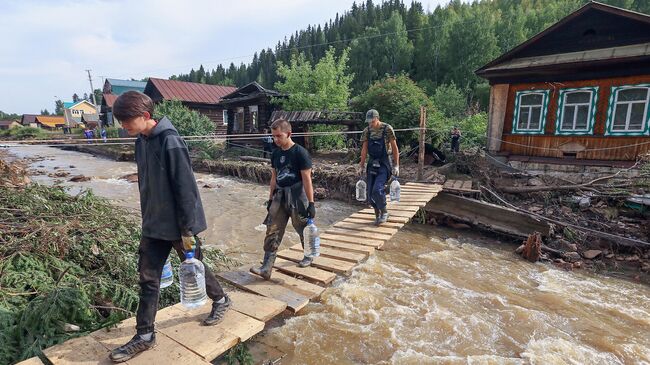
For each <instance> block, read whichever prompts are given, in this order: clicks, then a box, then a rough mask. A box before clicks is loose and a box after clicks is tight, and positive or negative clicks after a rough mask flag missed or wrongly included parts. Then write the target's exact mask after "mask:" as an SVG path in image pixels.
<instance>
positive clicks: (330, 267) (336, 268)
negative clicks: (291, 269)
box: [278, 250, 354, 275]
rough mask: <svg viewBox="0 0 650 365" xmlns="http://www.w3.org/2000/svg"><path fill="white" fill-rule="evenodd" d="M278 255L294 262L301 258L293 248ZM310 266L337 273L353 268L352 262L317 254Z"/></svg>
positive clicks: (350, 270) (348, 271) (349, 270)
mask: <svg viewBox="0 0 650 365" xmlns="http://www.w3.org/2000/svg"><path fill="white" fill-rule="evenodd" d="M278 257H282V258H283V259H287V260H291V261H294V262H300V260H302V258H303V253H302V252H297V251H294V250H282V251H279V252H278ZM311 266H313V267H317V268H319V269H323V270H327V271H332V272H335V273H337V274H342V275H349V274H350V273H351V272H352V269H353V268H354V263H352V262H348V261H342V260H336V259H332V258H328V257H320V256H319V257H314V261H313V262H312V264H311Z"/></svg>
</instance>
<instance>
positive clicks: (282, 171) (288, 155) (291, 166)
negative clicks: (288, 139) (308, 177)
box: [271, 144, 311, 188]
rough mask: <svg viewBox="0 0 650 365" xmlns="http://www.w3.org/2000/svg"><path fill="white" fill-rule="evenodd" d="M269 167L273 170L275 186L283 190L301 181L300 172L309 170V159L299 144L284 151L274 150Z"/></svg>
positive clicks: (307, 153)
mask: <svg viewBox="0 0 650 365" xmlns="http://www.w3.org/2000/svg"><path fill="white" fill-rule="evenodd" d="M271 166H272V167H273V168H274V169H275V173H276V176H277V177H276V183H277V185H278V186H279V187H281V188H285V187H287V186H291V185H293V184H295V183H297V182H299V181H302V175H301V174H300V171H301V170H307V169H311V157H309V152H307V150H306V149H305V148H304V147H303V146H301V145H299V144H294V145H293V146H291V148H289V149H288V150H286V151H283V150H282V148H276V149H275V150H274V151H273V154H272V155H271Z"/></svg>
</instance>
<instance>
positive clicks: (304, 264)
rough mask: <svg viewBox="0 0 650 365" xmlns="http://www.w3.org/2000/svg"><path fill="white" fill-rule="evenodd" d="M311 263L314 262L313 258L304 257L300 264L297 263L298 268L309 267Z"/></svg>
mask: <svg viewBox="0 0 650 365" xmlns="http://www.w3.org/2000/svg"><path fill="white" fill-rule="evenodd" d="M312 262H314V259H313V258H311V257H307V256H304V257H303V258H302V261H300V262H299V263H298V266H300V267H307V266H311V263H312Z"/></svg>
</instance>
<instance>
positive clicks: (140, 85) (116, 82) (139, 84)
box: [106, 79, 147, 91]
mask: <svg viewBox="0 0 650 365" xmlns="http://www.w3.org/2000/svg"><path fill="white" fill-rule="evenodd" d="M106 81H108V83H109V84H111V86H123V87H130V88H134V89H140V91H142V90H144V88H145V87H146V86H147V82H146V81H132V80H120V79H106Z"/></svg>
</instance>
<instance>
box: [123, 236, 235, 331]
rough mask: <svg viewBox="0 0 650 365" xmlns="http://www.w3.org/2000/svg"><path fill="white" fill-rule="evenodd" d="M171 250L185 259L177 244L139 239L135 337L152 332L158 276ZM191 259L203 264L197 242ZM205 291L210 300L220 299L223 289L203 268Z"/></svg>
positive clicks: (158, 285) (179, 245) (212, 275)
mask: <svg viewBox="0 0 650 365" xmlns="http://www.w3.org/2000/svg"><path fill="white" fill-rule="evenodd" d="M172 248H174V250H176V253H177V254H178V257H180V259H181V261H184V260H185V251H184V250H183V243H182V242H181V241H180V240H179V241H163V240H158V239H155V238H149V237H142V238H141V239H140V249H139V250H138V255H139V256H140V257H139V259H138V271H139V272H140V304H138V312H137V313H136V317H135V319H136V326H135V329H136V330H137V332H138V334H140V335H141V334H145V333H149V332H153V329H154V321H155V319H156V312H157V311H158V299H159V298H160V275H162V269H163V266H165V261H166V260H167V257H168V256H169V253H170V252H171V249H172ZM194 255H195V256H194V257H195V258H196V259H197V260H200V261H203V252H202V250H201V244H200V242H199V240H198V239H197V243H196V250H195V251H194ZM205 289H206V292H207V294H208V297H210V299H212V300H215V301H216V300H220V299H221V298H223V296H224V292H223V289H222V288H221V285H219V282H217V279H216V278H215V277H214V274H213V273H212V271H211V270H210V268H209V267H208V265H205Z"/></svg>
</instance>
